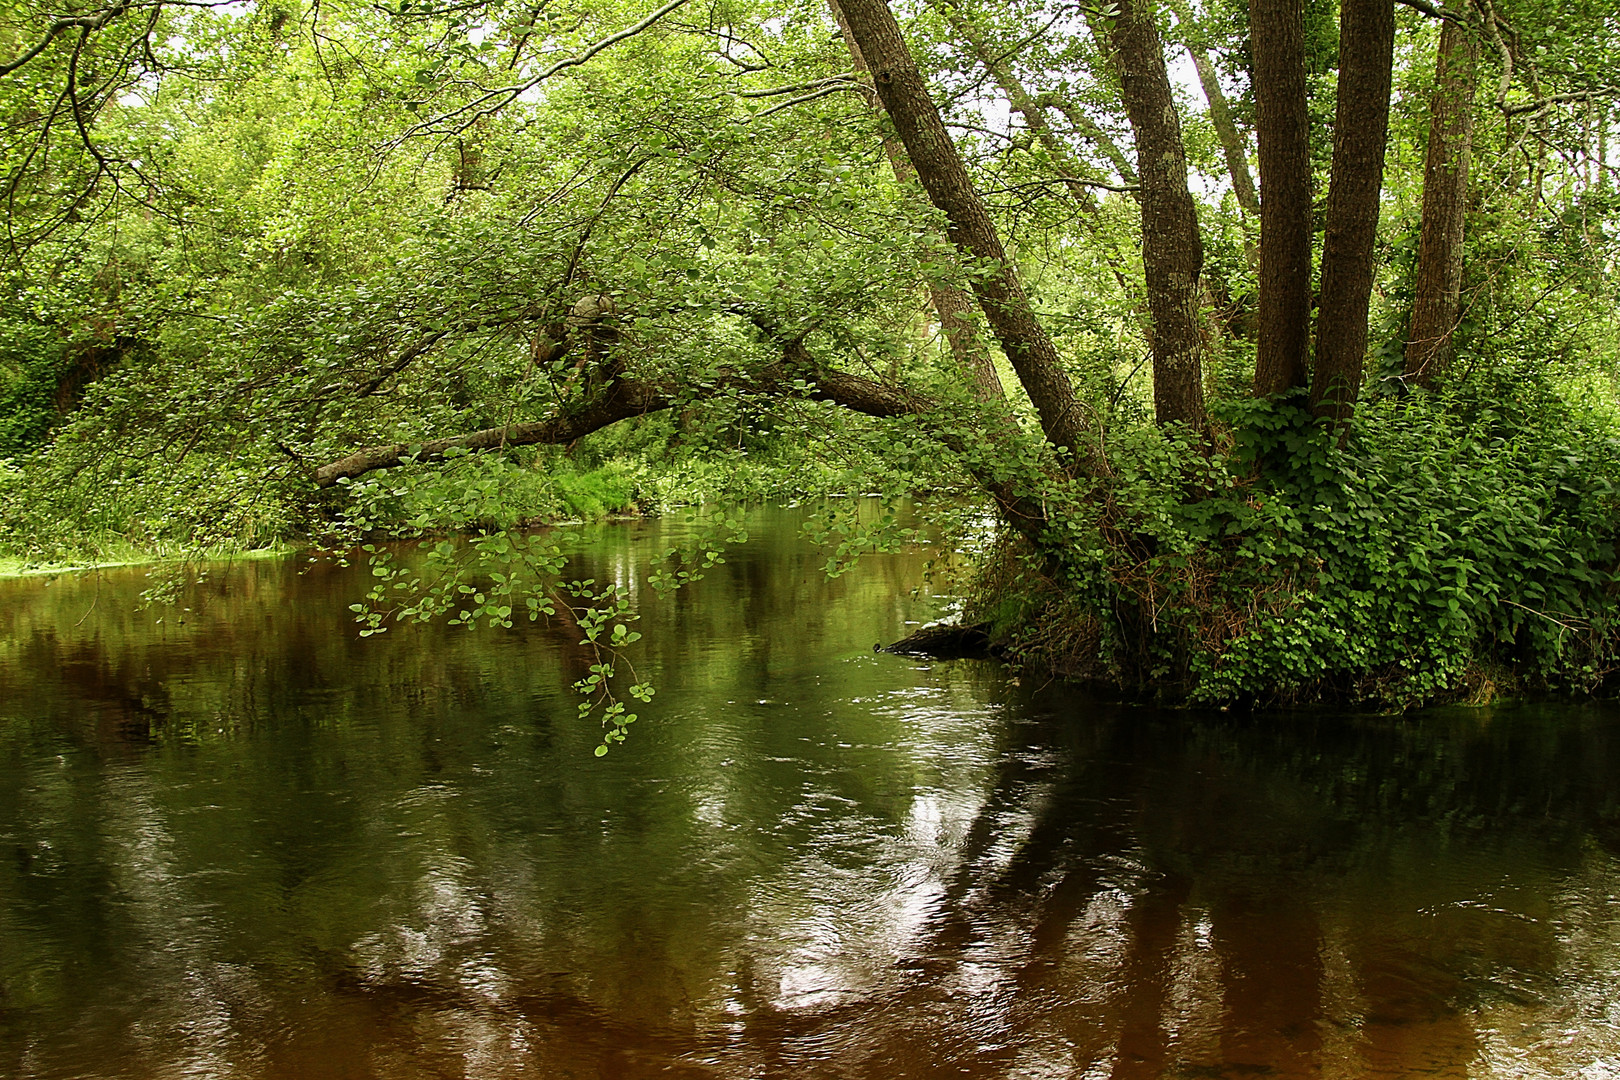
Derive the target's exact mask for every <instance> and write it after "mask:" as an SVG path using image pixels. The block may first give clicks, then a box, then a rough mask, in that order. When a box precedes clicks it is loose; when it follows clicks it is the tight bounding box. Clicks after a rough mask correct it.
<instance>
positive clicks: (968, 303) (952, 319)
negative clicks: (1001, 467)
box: [827, 0, 1007, 404]
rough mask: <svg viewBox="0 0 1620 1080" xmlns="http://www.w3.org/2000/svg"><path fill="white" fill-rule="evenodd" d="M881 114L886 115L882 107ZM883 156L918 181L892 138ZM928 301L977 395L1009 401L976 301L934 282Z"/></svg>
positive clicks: (834, 0)
mask: <svg viewBox="0 0 1620 1080" xmlns="http://www.w3.org/2000/svg"><path fill="white" fill-rule="evenodd" d="M827 6H828V7H829V8H831V9H832V15H833V19H834V21H836V22H837V23H838V29H839V32H840V33H841V34H842V35H843V38H844V45H845V47H846V48H848V49H849V57H850V60H851V62H852V63H854V65H855V71H856V73H857V74H858V75H861V76H864V77H866V78H867V79H870V78H871V74H872V73H871V69H870V68H869V67H868V66H867V63H866V57H865V56H864V55H863V54H862V53H861V47H860V46H859V45H857V44H856V43H855V38H854V37H853V36H852V35H851V34H850V32H849V24H848V23H847V22H846V21H845V19H844V9H843V8H841V7H839V6H838V0H827ZM878 111H879V112H881V111H882V106H881V105H879V107H878ZM883 152H884V153H885V154H886V155H888V158H889V167H890V168H892V169H893V170H894V178H895V180H897V181H898V182H899V183H901V184H910V183H913V182H915V181H916V179H917V172H916V170H915V169H913V168H912V167H911V162H909V161H907V160H906V148H905V147H904V146H901V145H900V144H899V143H898V142H897V141H896V140H895V139H894V137H893V136H892V135H889V134H887V133H885V134H884V136H883ZM928 299H929V301H930V302H931V303H932V304H933V306H934V312H935V314H937V315H938V316H939V326H940V330H941V331H942V332H943V333H944V335H945V342H946V344H948V345H949V346H950V349H951V355H952V356H953V357H955V358H956V366H957V368H958V369H959V370H960V371H961V372H962V374H963V375H965V376H966V377H967V379H968V380H969V381H970V382H971V383H972V384H973V395H974V397H976V398H978V399H979V400H980V401H982V402H985V403H987V404H990V403H1000V402H1005V401H1006V400H1007V395H1006V391H1005V390H1003V388H1002V386H1001V377H1000V376H999V375H997V374H996V365H995V363H994V361H992V360H991V359H990V350H989V349H988V348H986V347H985V343H984V341H983V339H981V338H980V337H979V335H978V332H977V328H976V327H975V326H974V325H973V314H972V312H973V300H972V298H971V297H970V296H969V295H968V293H967V292H966V291H965V290H964V289H961V288H959V287H957V286H955V285H952V284H950V283H949V282H944V281H935V280H932V279H930V280H929V283H928Z"/></svg>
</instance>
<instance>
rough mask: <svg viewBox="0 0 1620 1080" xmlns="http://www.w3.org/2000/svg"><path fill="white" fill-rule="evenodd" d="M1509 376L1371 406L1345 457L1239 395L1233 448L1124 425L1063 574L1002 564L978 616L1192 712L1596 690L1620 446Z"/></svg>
mask: <svg viewBox="0 0 1620 1080" xmlns="http://www.w3.org/2000/svg"><path fill="white" fill-rule="evenodd" d="M1485 389H1486V390H1489V388H1485ZM1518 389H1519V392H1518V393H1517V394H1516V395H1514V396H1513V397H1511V398H1509V397H1508V396H1506V395H1504V396H1503V397H1502V398H1500V399H1495V398H1493V397H1492V396H1491V395H1490V394H1489V393H1482V392H1481V388H1479V387H1475V388H1471V392H1470V393H1469V394H1468V395H1466V396H1465V395H1462V394H1458V395H1454V396H1451V397H1449V398H1441V399H1434V398H1431V397H1430V396H1428V395H1423V396H1414V397H1409V398H1399V397H1388V398H1383V399H1380V400H1374V401H1369V402H1366V403H1364V404H1363V406H1362V410H1361V412H1360V414H1359V417H1358V422H1357V426H1356V429H1355V431H1354V433H1353V434H1352V436H1351V438H1350V439H1349V440H1348V441H1347V443H1346V445H1345V446H1343V447H1342V448H1341V447H1340V446H1338V445H1336V443H1335V441H1334V439H1333V437H1332V436H1331V435H1330V434H1329V433H1328V432H1327V431H1326V430H1325V429H1324V428H1322V427H1321V426H1319V425H1318V424H1317V423H1316V422H1315V421H1313V420H1312V419H1311V417H1310V415H1309V413H1308V412H1307V411H1306V410H1305V409H1304V408H1303V407H1302V405H1301V403H1299V402H1298V401H1284V402H1280V403H1277V402H1258V401H1240V402H1237V403H1235V404H1233V405H1231V406H1229V407H1228V408H1229V412H1228V414H1227V416H1226V417H1225V421H1226V423H1228V424H1229V425H1230V430H1232V431H1233V432H1235V435H1234V436H1233V437H1232V441H1231V443H1230V445H1229V446H1227V447H1224V448H1222V449H1221V451H1220V452H1213V453H1212V452H1210V450H1209V448H1208V447H1206V446H1204V445H1202V444H1200V443H1199V442H1197V441H1196V440H1193V439H1190V438H1188V437H1186V436H1185V435H1183V434H1177V433H1175V432H1171V433H1168V434H1166V433H1160V432H1155V431H1152V430H1139V431H1136V432H1133V433H1130V434H1129V435H1128V436H1127V437H1125V438H1123V439H1121V440H1120V441H1117V442H1116V443H1114V445H1113V446H1112V447H1111V450H1110V465H1111V467H1112V470H1113V476H1112V477H1111V478H1110V479H1109V480H1108V481H1107V483H1106V485H1105V487H1104V490H1103V492H1102V495H1101V502H1102V505H1103V508H1104V512H1103V513H1102V514H1101V515H1100V520H1098V521H1097V523H1096V524H1095V525H1091V524H1083V525H1079V526H1071V527H1072V528H1073V532H1074V539H1073V540H1072V541H1069V542H1068V555H1067V556H1066V557H1065V559H1064V563H1065V567H1064V570H1065V573H1066V575H1067V578H1066V580H1065V581H1064V582H1063V584H1062V587H1061V588H1059V589H1057V590H1056V591H1055V593H1054V591H1053V589H1052V586H1051V584H1050V582H1048V584H1047V585H1046V586H1044V587H1043V588H1044V590H1045V592H1046V594H1047V595H1044V596H1037V595H1035V594H1036V593H1038V592H1040V590H1039V589H1036V590H1033V591H1032V590H1031V587H1030V586H1029V585H1028V584H1027V582H1029V581H1031V580H1037V579H1038V576H1034V577H1032V576H1031V575H1028V574H1024V575H1018V574H1008V573H1006V572H1005V571H1004V570H1003V571H1001V572H999V574H998V575H993V578H994V580H988V581H987V583H986V584H987V588H986V590H985V593H986V595H985V597H984V598H983V599H981V602H980V605H979V607H980V610H981V614H983V615H985V616H987V617H989V618H991V620H992V621H993V622H997V623H999V624H1000V625H1001V626H1002V627H1003V634H1002V636H1003V637H1004V638H1006V639H1008V640H1009V641H1010V643H1011V645H1012V647H1013V648H1014V650H1015V651H1016V652H1017V653H1019V654H1020V655H1023V656H1025V657H1026V658H1030V659H1034V660H1037V661H1040V662H1043V663H1046V664H1050V665H1054V666H1057V667H1059V668H1060V669H1067V670H1070V671H1074V672H1078V673H1082V674H1097V673H1098V672H1099V671H1101V670H1103V669H1106V670H1107V671H1108V672H1109V673H1110V674H1109V677H1110V679H1111V681H1123V682H1126V683H1134V684H1135V685H1137V686H1139V687H1140V688H1142V689H1144V690H1147V691H1151V692H1155V693H1158V694H1161V695H1163V696H1177V697H1185V698H1188V699H1190V700H1192V701H1194V702H1210V703H1214V702H1230V701H1286V700H1295V699H1306V698H1337V699H1341V700H1362V701H1368V700H1370V701H1375V702H1378V703H1380V704H1382V705H1385V706H1393V707H1399V706H1404V705H1408V704H1413V703H1417V702H1423V701H1431V700H1435V699H1439V698H1445V697H1454V696H1461V695H1464V694H1466V693H1468V692H1470V691H1473V690H1477V689H1478V688H1479V687H1480V686H1482V685H1486V684H1488V683H1489V682H1490V681H1492V680H1494V681H1497V682H1500V681H1502V680H1503V679H1508V680H1514V679H1516V680H1518V681H1519V682H1520V683H1522V684H1523V685H1525V686H1527V687H1537V688H1548V689H1554V688H1558V689H1575V690H1584V689H1590V688H1591V687H1592V686H1593V685H1594V684H1596V683H1597V682H1598V681H1599V680H1600V679H1601V678H1602V677H1603V676H1604V675H1605V674H1607V673H1608V672H1609V671H1610V670H1611V669H1613V668H1614V667H1615V666H1616V664H1615V647H1616V641H1617V635H1616V628H1617V622H1616V617H1617V611H1616V596H1615V555H1616V553H1615V538H1616V532H1617V507H1620V439H1617V438H1616V435H1615V433H1614V432H1613V431H1611V430H1608V429H1606V428H1604V427H1603V426H1602V425H1601V424H1600V422H1599V421H1597V420H1595V419H1593V417H1592V416H1591V415H1590V414H1577V413H1574V412H1572V411H1570V410H1568V409H1566V408H1564V407H1562V406H1561V405H1560V404H1559V403H1558V401H1557V399H1556V398H1555V397H1553V396H1551V395H1537V394H1534V393H1525V392H1524V390H1523V388H1522V387H1520V388H1518ZM1508 400H1511V401H1512V402H1513V404H1511V405H1509V404H1504V403H1503V402H1505V401H1508ZM1092 506H1093V513H1092V516H1093V517H1094V518H1095V517H1097V515H1096V514H1095V509H1094V508H1095V506H1096V502H1095V501H1093V503H1092ZM1048 576H1049V575H1048ZM1017 582H1024V583H1025V584H1017ZM1020 590H1022V592H1023V593H1025V594H1026V595H1025V596H1024V597H1023V598H1022V599H1021V600H1020V599H1014V598H1012V597H1013V596H1014V594H1017V593H1018V592H1019V591H1020ZM1020 603H1022V604H1023V609H1022V610H1018V611H1016V613H1015V612H1014V610H1012V609H1017V608H1018V606H1019V604H1020ZM1055 613H1056V614H1055ZM1012 626H1016V627H1018V628H1019V630H1018V631H1017V632H1012V631H1010V630H1009V629H1008V628H1009V627H1012Z"/></svg>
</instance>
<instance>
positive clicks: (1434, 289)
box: [1406, 19, 1479, 387]
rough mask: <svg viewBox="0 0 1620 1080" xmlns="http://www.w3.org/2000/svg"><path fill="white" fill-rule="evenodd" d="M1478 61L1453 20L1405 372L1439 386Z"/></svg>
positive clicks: (1436, 113)
mask: <svg viewBox="0 0 1620 1080" xmlns="http://www.w3.org/2000/svg"><path fill="white" fill-rule="evenodd" d="M1478 61H1479V41H1478V39H1476V38H1475V37H1474V36H1473V35H1472V34H1470V33H1469V32H1468V30H1467V29H1466V28H1464V27H1462V26H1460V25H1459V24H1458V23H1457V22H1456V21H1455V20H1451V19H1447V20H1446V23H1445V26H1444V27H1443V28H1442V29H1441V31H1440V51H1439V55H1438V56H1437V57H1436V58H1435V71H1434V100H1433V104H1432V106H1431V109H1432V112H1431V115H1430V119H1429V148H1428V152H1427V154H1426V156H1425V159H1424V163H1423V224H1422V233H1421V237H1420V239H1419V241H1418V262H1417V280H1416V283H1415V294H1416V295H1415V298H1414V299H1413V302H1412V326H1411V330H1410V331H1409V333H1408V338H1407V343H1406V378H1407V380H1408V381H1410V382H1414V383H1416V384H1417V385H1419V386H1425V387H1427V386H1432V385H1434V379H1435V376H1436V375H1438V374H1439V373H1440V372H1442V371H1444V370H1445V369H1446V367H1447V366H1448V365H1449V364H1450V363H1451V359H1452V355H1453V349H1452V339H1451V335H1452V331H1453V330H1455V329H1456V327H1457V320H1458V318H1459V316H1460V315H1461V310H1462V265H1463V216H1464V212H1465V211H1466V209H1467V200H1468V157H1469V152H1470V150H1471V148H1472V143H1473V133H1474V86H1475V65H1476V64H1477V63H1478Z"/></svg>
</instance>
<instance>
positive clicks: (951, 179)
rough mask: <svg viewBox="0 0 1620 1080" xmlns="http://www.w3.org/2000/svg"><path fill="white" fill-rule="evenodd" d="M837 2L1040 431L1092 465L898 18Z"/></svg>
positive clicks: (1053, 357)
mask: <svg viewBox="0 0 1620 1080" xmlns="http://www.w3.org/2000/svg"><path fill="white" fill-rule="evenodd" d="M839 2H840V6H841V7H842V8H843V10H844V18H845V21H846V22H847V24H848V26H849V32H850V35H851V36H852V37H853V38H854V39H855V43H856V45H857V46H859V48H860V50H861V54H862V55H863V56H865V58H866V63H867V65H868V66H869V67H870V68H871V70H872V78H873V82H874V83H875V84H876V86H877V93H878V97H879V99H880V100H881V101H882V102H883V106H884V108H885V109H887V110H888V113H889V117H890V119H892V120H893V121H894V127H895V131H896V133H898V134H899V136H900V141H901V143H902V144H903V145H904V146H905V148H906V156H907V157H908V158H909V159H910V160H911V164H912V167H913V168H915V169H916V170H917V179H918V180H920V181H921V182H922V185H923V189H924V190H925V191H927V192H928V197H929V199H930V200H931V201H932V202H933V204H934V205H935V206H936V207H938V208H939V209H940V210H941V211H943V212H944V214H945V218H946V222H947V232H948V234H949V236H950V238H951V240H952V242H953V243H955V244H956V246H957V247H958V248H959V249H961V250H962V251H963V252H965V253H967V254H968V255H969V256H971V257H972V258H973V259H974V260H975V261H976V262H977V263H978V264H979V267H978V268H979V269H980V270H981V272H979V273H975V274H974V277H973V291H974V293H975V294H976V295H977V296H978V299H979V305H980V307H981V308H982V309H983V310H984V314H985V318H986V319H987V320H989V323H990V327H991V329H992V330H993V331H994V332H995V335H996V338H997V340H998V341H999V342H1000V343H1001V347H1002V350H1003V351H1004V352H1006V354H1007V359H1008V360H1009V361H1010V362H1011V363H1012V366H1013V370H1014V371H1015V372H1017V374H1018V381H1019V382H1020V383H1021V384H1022V385H1023V387H1024V390H1025V392H1026V393H1027V394H1028V395H1029V399H1030V402H1031V403H1032V404H1033V405H1034V406H1035V412H1036V415H1037V416H1038V417H1039V418H1040V422H1041V430H1042V431H1043V432H1044V433H1045V435H1046V438H1047V440H1048V441H1049V442H1051V443H1052V445H1054V446H1057V447H1064V448H1067V451H1068V454H1069V456H1070V457H1071V459H1072V463H1073V465H1074V466H1076V467H1077V468H1078V469H1080V470H1081V471H1093V470H1094V460H1093V458H1094V445H1093V444H1094V442H1095V436H1094V435H1093V434H1092V433H1091V432H1090V431H1088V430H1087V428H1088V425H1087V424H1086V422H1085V419H1084V416H1083V414H1082V412H1081V409H1080V404H1079V401H1078V399H1077V398H1076V397H1075V393H1074V387H1073V385H1072V384H1071V383H1070V381H1069V376H1068V374H1067V373H1066V372H1065V371H1064V370H1063V363H1062V361H1061V359H1060V358H1059V357H1058V354H1057V349H1056V348H1055V347H1054V346H1053V344H1052V340H1051V339H1050V338H1049V337H1047V336H1046V331H1045V330H1043V329H1042V328H1041V325H1040V323H1039V322H1038V321H1037V320H1036V318H1035V313H1034V311H1033V310H1032V309H1031V308H1030V304H1029V298H1028V297H1027V296H1026V295H1025V293H1024V287H1023V285H1022V283H1020V282H1019V280H1018V276H1017V274H1016V273H1014V271H1013V268H1012V266H1011V264H1010V263H1009V261H1008V259H1007V253H1006V251H1005V250H1004V249H1003V248H1002V246H1001V238H1000V237H999V236H998V235H997V233H996V228H995V224H994V222H992V221H991V220H990V214H989V211H987V210H986V209H985V206H984V202H983V201H982V200H981V199H980V198H979V195H978V192H977V191H975V190H974V188H973V182H972V179H971V178H970V177H969V176H968V171H967V166H966V165H965V164H964V163H963V161H962V157H961V155H960V154H959V153H958V152H957V149H956V144H955V143H954V142H952V141H951V137H950V134H949V133H948V132H947V131H946V130H945V123H944V121H943V120H941V119H940V115H939V109H938V108H937V107H936V106H935V104H934V101H933V98H932V97H930V96H929V93H928V87H927V86H926V85H925V84H924V82H923V78H922V72H921V71H919V70H918V68H917V63H916V61H915V60H914V59H913V58H912V56H911V51H910V50H909V49H908V48H907V47H906V42H905V39H904V38H903V37H902V36H901V34H900V24H899V23H897V22H896V21H895V18H894V13H893V12H891V11H890V10H889V6H888V4H887V3H886V2H885V0H839Z"/></svg>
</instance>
